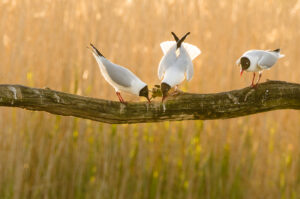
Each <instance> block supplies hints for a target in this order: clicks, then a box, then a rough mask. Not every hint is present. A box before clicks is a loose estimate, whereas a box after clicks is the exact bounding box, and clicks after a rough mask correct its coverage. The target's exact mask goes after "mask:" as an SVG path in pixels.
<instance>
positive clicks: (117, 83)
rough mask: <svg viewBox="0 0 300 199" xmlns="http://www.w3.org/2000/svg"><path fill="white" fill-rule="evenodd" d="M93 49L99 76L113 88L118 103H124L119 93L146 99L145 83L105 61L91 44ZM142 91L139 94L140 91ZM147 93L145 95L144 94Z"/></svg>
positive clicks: (121, 68)
mask: <svg viewBox="0 0 300 199" xmlns="http://www.w3.org/2000/svg"><path fill="white" fill-rule="evenodd" d="M91 46H92V48H93V51H92V52H93V55H94V57H95V59H96V61H97V63H98V65H99V68H100V71H101V74H102V75H103V77H104V79H105V80H106V81H107V82H108V83H109V84H110V85H111V86H112V87H114V89H115V91H116V94H117V96H118V97H119V100H120V102H122V103H124V100H123V98H122V96H121V94H120V91H123V92H127V93H131V94H133V95H137V96H144V97H146V98H147V99H148V101H149V98H148V86H147V84H146V83H145V82H143V81H142V80H140V78H138V77H137V76H136V75H135V74H133V73H132V72H131V71H130V70H128V69H127V68H125V67H123V66H119V65H117V64H114V63H112V62H111V61H109V60H108V59H106V58H105V57H104V56H103V55H102V54H101V53H100V52H99V50H98V49H97V48H96V47H95V46H94V45H93V44H91ZM142 90H143V91H144V92H142V93H141V91H142ZM146 93H147V94H146Z"/></svg>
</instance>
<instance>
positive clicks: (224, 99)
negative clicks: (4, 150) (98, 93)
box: [0, 81, 300, 124]
mask: <svg viewBox="0 0 300 199" xmlns="http://www.w3.org/2000/svg"><path fill="white" fill-rule="evenodd" d="M0 106H9V107H19V108H24V109H28V110H33V111H46V112H49V113H52V114H57V115H65V116H74V117H80V118H87V119H91V120H96V121H100V122H106V123H115V124H117V123H118V124H120V123H143V122H160V121H175V120H177V121H178V120H198V119H201V120H211V119H226V118H234V117H240V116H245V115H250V114H255V113H260V112H265V111H271V110H278V109H298V110H299V109H300V84H294V83H288V82H282V81H267V82H265V83H262V84H259V86H258V87H257V88H255V89H253V88H250V87H247V88H244V89H240V90H233V91H228V92H222V93H215V94H192V93H183V94H180V95H178V96H175V97H170V98H168V100H167V101H166V103H165V109H164V107H163V105H162V103H161V102H152V104H147V103H146V102H130V103H128V104H127V105H123V104H121V103H119V102H117V101H108V100H102V99H94V98H89V97H83V96H78V95H73V94H68V93H63V92H58V91H54V90H51V89H38V88H29V87H25V86H21V85H0Z"/></svg>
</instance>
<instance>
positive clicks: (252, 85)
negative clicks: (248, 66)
mask: <svg viewBox="0 0 300 199" xmlns="http://www.w3.org/2000/svg"><path fill="white" fill-rule="evenodd" d="M254 79H255V72H254V73H253V78H252V83H251V87H254Z"/></svg>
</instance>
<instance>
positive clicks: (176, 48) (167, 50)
mask: <svg viewBox="0 0 300 199" xmlns="http://www.w3.org/2000/svg"><path fill="white" fill-rule="evenodd" d="M172 34H173V36H174V38H175V40H176V41H165V42H162V43H161V44H160V46H161V49H162V51H163V53H164V56H163V57H162V59H161V61H160V63H159V67H158V78H159V79H160V80H162V81H161V82H162V86H161V87H162V90H163V87H164V86H163V83H164V84H165V85H167V86H168V90H169V89H170V88H172V87H174V86H177V85H179V84H180V83H181V82H183V81H184V79H185V77H186V79H187V80H188V81H189V80H191V79H192V77H193V75H194V66H193V62H192V60H193V59H195V58H196V57H197V56H198V55H200V53H201V51H200V49H199V48H197V47H196V46H194V45H191V44H188V43H184V42H183V41H184V39H185V38H186V36H187V35H189V33H187V34H186V35H184V36H183V37H182V38H181V39H180V40H179V39H178V37H177V36H176V35H175V34H174V33H173V32H172ZM166 92H167V91H166ZM164 93H165V92H164V90H163V94H164ZM165 94H166V93H165ZM165 97H166V96H164V97H163V100H164V98H165Z"/></svg>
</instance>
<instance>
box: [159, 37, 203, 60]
mask: <svg viewBox="0 0 300 199" xmlns="http://www.w3.org/2000/svg"><path fill="white" fill-rule="evenodd" d="M175 45H176V42H175V41H165V42H162V43H161V44H160V47H161V49H162V51H163V53H164V54H167V52H168V51H169V50H170V49H171V48H172V47H173V46H175ZM182 45H183V46H184V48H185V49H186V51H187V53H188V54H189V56H190V57H191V60H194V59H195V58H196V57H197V56H199V55H200V54H201V50H200V49H199V48H198V47H197V46H194V45H192V44H188V43H183V44H182Z"/></svg>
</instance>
